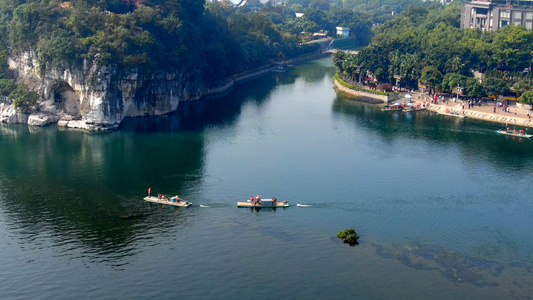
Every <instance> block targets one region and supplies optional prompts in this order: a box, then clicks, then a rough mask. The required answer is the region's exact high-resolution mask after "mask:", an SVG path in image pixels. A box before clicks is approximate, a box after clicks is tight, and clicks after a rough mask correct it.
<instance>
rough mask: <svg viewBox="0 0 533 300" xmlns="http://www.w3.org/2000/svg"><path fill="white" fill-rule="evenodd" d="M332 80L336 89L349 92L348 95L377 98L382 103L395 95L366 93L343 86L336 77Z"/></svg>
mask: <svg viewBox="0 0 533 300" xmlns="http://www.w3.org/2000/svg"><path fill="white" fill-rule="evenodd" d="M333 82H334V86H335V88H336V89H338V90H341V91H343V92H345V93H347V94H350V95H354V96H356V97H364V98H372V99H376V100H379V101H381V102H383V103H385V104H386V103H389V102H391V101H394V99H395V97H394V96H385V95H378V94H374V93H368V92H364V91H357V90H352V89H350V88H347V87H345V86H343V85H342V84H340V83H339V82H338V81H337V79H333Z"/></svg>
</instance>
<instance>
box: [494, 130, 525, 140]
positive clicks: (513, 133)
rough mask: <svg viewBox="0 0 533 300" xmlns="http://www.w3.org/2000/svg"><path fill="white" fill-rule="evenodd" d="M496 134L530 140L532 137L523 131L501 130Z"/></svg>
mask: <svg viewBox="0 0 533 300" xmlns="http://www.w3.org/2000/svg"><path fill="white" fill-rule="evenodd" d="M496 132H498V133H501V134H506V135H510V136H516V137H521V138H527V139H530V138H532V137H533V134H526V133H525V132H524V131H523V130H520V131H516V130H502V129H499V130H498V131H496Z"/></svg>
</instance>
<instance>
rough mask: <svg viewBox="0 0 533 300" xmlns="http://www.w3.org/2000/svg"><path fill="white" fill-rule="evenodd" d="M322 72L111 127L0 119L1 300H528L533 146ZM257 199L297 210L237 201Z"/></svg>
mask: <svg viewBox="0 0 533 300" xmlns="http://www.w3.org/2000/svg"><path fill="white" fill-rule="evenodd" d="M334 72H335V70H334V67H333V66H332V63H331V58H326V59H321V60H317V61H313V62H310V63H308V64H305V65H301V66H297V67H295V68H293V69H291V70H290V71H289V72H286V73H276V74H271V75H268V76H264V77H261V78H257V79H254V80H251V81H248V82H246V83H244V84H242V85H239V86H238V87H236V88H235V89H234V90H233V91H232V92H230V93H229V94H228V95H227V96H225V97H223V98H219V99H211V100H206V101H200V102H196V103H190V104H188V105H181V104H180V110H179V112H178V113H176V114H174V115H171V116H165V117H159V118H152V119H148V118H135V119H130V120H127V121H126V122H125V123H124V124H123V126H122V128H121V130H120V131H117V132H111V133H86V132H82V131H75V130H64V129H58V128H57V127H55V126H49V127H45V128H35V127H30V128H29V127H28V126H12V125H1V126H0V147H1V148H0V149H1V150H0V151H1V152H0V153H1V154H0V282H1V284H0V298H1V299H80V298H84V299H176V298H181V299H183V298H184V299H504V298H505V299H524V298H527V299H530V297H531V296H532V295H533V256H532V251H533V250H532V249H533V234H532V229H533V225H532V224H533V201H532V195H533V185H532V182H533V173H532V169H533V168H532V167H533V141H529V140H525V141H520V140H517V139H512V138H506V137H505V136H500V135H497V134H496V133H495V131H496V130H497V129H498V128H500V127H503V126H500V125H497V124H491V123H484V122H480V121H475V120H468V119H466V120H459V119H454V118H446V117H443V116H436V115H433V114H431V113H429V112H421V113H418V114H403V113H390V112H382V111H381V110H380V109H379V107H376V106H372V105H367V104H363V103H358V102H354V101H352V100H349V99H343V98H340V97H338V96H337V95H336V93H335V91H334V90H333V88H332V77H333V75H334ZM149 186H151V187H152V189H153V190H154V193H157V194H159V193H163V194H165V195H175V194H178V195H179V196H180V197H182V198H184V199H187V200H189V201H191V202H193V203H194V204H195V205H194V206H191V207H190V208H186V209H184V208H179V209H176V208H173V207H167V206H164V207H160V206H159V205H149V204H148V203H147V202H145V201H143V200H142V198H143V197H144V196H145V194H146V191H147V189H148V187H149ZM258 193H259V194H261V195H262V196H263V197H265V198H270V197H273V196H275V197H277V198H278V199H279V200H280V201H281V200H286V201H288V202H289V203H290V204H291V207H289V208H287V209H277V210H276V211H273V210H268V209H264V210H260V211H254V210H250V209H245V208H237V207H236V202H237V201H244V200H246V199H248V198H249V197H250V196H251V195H257V194H258ZM297 204H304V205H310V207H298V206H297ZM200 205H201V206H200ZM351 227H353V228H354V229H355V230H356V231H357V232H358V233H359V235H360V236H361V238H360V244H359V245H357V246H355V247H350V246H348V245H346V244H343V243H341V242H340V241H339V239H338V238H336V233H337V232H338V231H339V230H344V229H346V228H351Z"/></svg>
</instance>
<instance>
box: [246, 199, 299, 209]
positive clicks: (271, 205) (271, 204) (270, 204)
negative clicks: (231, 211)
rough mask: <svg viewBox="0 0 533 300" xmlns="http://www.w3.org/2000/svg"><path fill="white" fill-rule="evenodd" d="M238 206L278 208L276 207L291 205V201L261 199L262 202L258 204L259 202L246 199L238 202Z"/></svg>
mask: <svg viewBox="0 0 533 300" xmlns="http://www.w3.org/2000/svg"><path fill="white" fill-rule="evenodd" d="M237 207H256V208H276V207H289V203H288V202H287V201H279V202H278V201H276V202H273V201H272V199H261V203H260V204H258V203H257V202H254V203H252V202H250V200H248V201H244V202H237Z"/></svg>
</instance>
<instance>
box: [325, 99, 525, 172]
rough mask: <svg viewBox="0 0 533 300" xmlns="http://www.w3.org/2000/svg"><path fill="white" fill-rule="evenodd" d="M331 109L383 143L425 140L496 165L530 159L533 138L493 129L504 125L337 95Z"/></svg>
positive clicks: (515, 164)
mask: <svg viewBox="0 0 533 300" xmlns="http://www.w3.org/2000/svg"><path fill="white" fill-rule="evenodd" d="M332 111H333V113H334V115H335V116H336V117H340V118H344V119H346V118H348V119H350V122H352V123H353V124H354V126H355V128H357V129H358V130H359V129H363V130H364V132H365V133H367V134H372V135H376V137H378V138H379V139H380V140H381V141H382V142H383V143H385V144H392V143H395V142H398V141H402V140H409V139H416V140H426V141H428V142H430V143H434V144H436V145H437V146H438V147H441V148H442V149H444V148H446V147H459V148H460V150H461V151H460V152H459V153H461V155H463V156H464V157H465V159H466V160H468V159H471V158H474V157H476V158H477V157H485V158H486V160H487V161H488V162H489V163H491V164H492V165H494V166H497V167H502V168H511V169H518V170H523V169H526V168H529V167H530V166H531V164H532V163H533V141H530V140H520V139H513V138H507V137H506V136H502V135H498V134H497V133H496V131H497V130H498V129H500V128H502V127H503V126H504V125H500V124H495V123H489V122H484V121H480V120H474V119H461V118H454V117H447V116H441V115H438V114H436V113H434V112H430V111H419V112H408V113H404V112H388V111H382V110H381V106H378V105H372V104H366V103H361V102H357V101H353V100H348V99H344V98H342V97H339V96H337V98H336V99H335V101H334V102H333V104H332ZM502 153H505V155H502Z"/></svg>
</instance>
